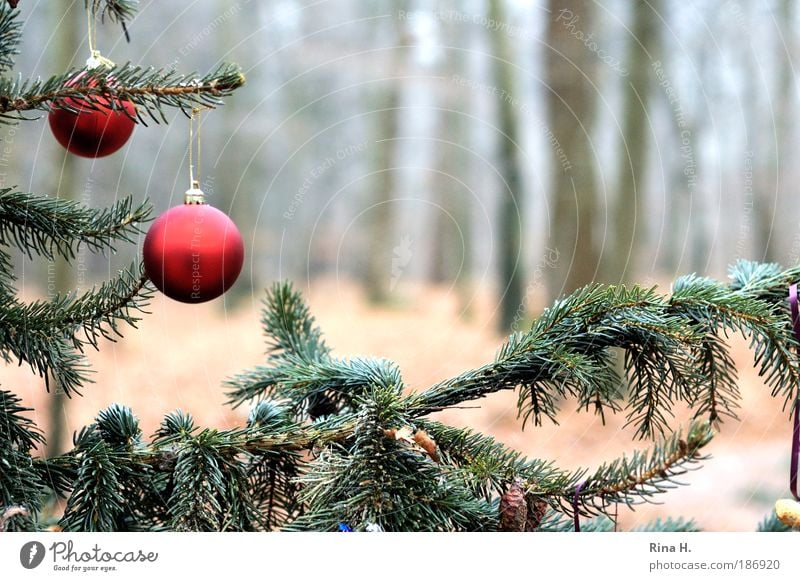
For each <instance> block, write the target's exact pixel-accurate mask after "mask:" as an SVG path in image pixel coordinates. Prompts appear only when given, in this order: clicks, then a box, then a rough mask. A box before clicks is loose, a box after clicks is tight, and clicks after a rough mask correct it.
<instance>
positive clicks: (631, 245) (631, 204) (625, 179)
mask: <svg viewBox="0 0 800 581" xmlns="http://www.w3.org/2000/svg"><path fill="white" fill-rule="evenodd" d="M631 7H632V9H633V27H632V31H631V34H630V35H629V36H628V48H627V53H628V58H627V59H626V61H627V68H626V70H627V71H628V72H629V76H628V77H626V78H625V82H624V98H623V105H622V116H623V128H622V136H621V137H622V143H621V144H620V151H619V159H620V167H619V172H618V174H617V192H616V202H615V211H614V227H613V236H614V239H613V240H612V252H611V256H610V263H611V265H610V269H609V271H608V273H607V274H608V276H609V278H610V280H612V281H613V282H629V281H630V280H631V279H633V278H634V277H635V276H637V274H638V272H639V262H640V256H641V255H642V254H643V252H644V251H645V249H646V248H645V246H646V243H647V231H646V228H647V220H646V216H647V213H646V211H645V207H644V206H645V204H644V191H643V190H644V187H645V184H646V179H647V176H646V171H647V150H648V144H649V139H648V131H647V124H648V120H647V119H648V105H649V103H650V96H651V90H650V64H651V63H652V62H653V61H654V60H656V59H657V57H656V56H655V55H656V54H657V53H658V52H659V48H660V39H661V0H649V1H648V2H636V1H633V2H631Z"/></svg>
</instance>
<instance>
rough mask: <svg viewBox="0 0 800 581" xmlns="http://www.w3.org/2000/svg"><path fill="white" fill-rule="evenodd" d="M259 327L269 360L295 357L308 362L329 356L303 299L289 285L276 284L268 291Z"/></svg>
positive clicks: (285, 283) (286, 283)
mask: <svg viewBox="0 0 800 581" xmlns="http://www.w3.org/2000/svg"><path fill="white" fill-rule="evenodd" d="M261 324H262V326H263V328H264V335H265V336H266V339H267V349H268V353H269V355H270V359H272V360H280V359H283V358H284V357H285V356H294V357H297V358H298V359H300V360H301V361H303V362H306V363H308V362H311V361H321V360H323V359H327V358H328V357H329V355H330V348H328V346H327V345H326V344H325V341H324V339H323V338H322V331H320V329H319V327H318V326H317V324H316V321H315V319H314V317H313V316H312V315H311V312H310V311H309V309H308V307H307V306H306V303H305V301H304V300H303V296H302V295H301V294H300V293H299V292H297V291H295V290H294V288H293V286H292V284H291V283H289V282H276V283H275V284H273V286H272V289H270V290H269V291H268V292H267V296H266V298H265V299H264V309H263V314H262V317H261Z"/></svg>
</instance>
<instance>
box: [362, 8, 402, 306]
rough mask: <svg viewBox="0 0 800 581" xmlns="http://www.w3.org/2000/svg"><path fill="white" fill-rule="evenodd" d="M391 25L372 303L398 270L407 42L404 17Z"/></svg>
mask: <svg viewBox="0 0 800 581" xmlns="http://www.w3.org/2000/svg"><path fill="white" fill-rule="evenodd" d="M404 8H405V3H402V6H401V9H404ZM392 26H393V27H394V31H393V32H394V34H393V36H394V37H395V38H396V39H397V42H396V48H394V50H392V53H391V56H390V57H389V63H388V66H387V71H386V79H387V80H386V83H387V88H386V90H385V93H384V94H383V99H381V101H380V103H379V104H378V106H377V109H378V110H379V112H378V113H377V115H378V123H377V127H376V139H375V149H376V155H375V166H376V167H375V172H376V173H375V182H376V184H375V194H374V197H372V198H371V200H372V208H371V209H370V210H369V216H370V225H369V228H370V236H369V248H366V249H365V251H366V252H367V254H368V258H367V260H368V262H367V274H366V280H365V283H366V290H367V298H368V299H369V301H370V302H372V303H384V302H387V301H388V298H389V292H390V290H391V282H392V277H393V276H395V274H396V273H395V274H393V272H392V270H393V237H392V233H393V230H394V216H393V214H394V213H393V212H392V201H391V200H392V197H393V195H394V193H395V189H396V183H395V182H396V171H397V170H395V169H393V168H392V165H393V160H394V152H395V147H396V143H397V141H396V138H397V134H398V128H397V123H398V119H397V117H398V115H399V114H400V113H399V111H398V109H397V106H398V104H399V102H400V81H399V80H398V79H396V78H394V77H395V76H398V74H399V71H400V68H401V66H402V64H403V58H404V57H405V54H406V51H405V50H403V49H402V48H401V45H403V44H404V42H403V40H402V39H403V30H402V26H403V21H401V20H399V19H393V23H392ZM400 251H401V252H402V251H403V250H402V249H401V250H400ZM401 258H402V257H401ZM394 266H396V265H394Z"/></svg>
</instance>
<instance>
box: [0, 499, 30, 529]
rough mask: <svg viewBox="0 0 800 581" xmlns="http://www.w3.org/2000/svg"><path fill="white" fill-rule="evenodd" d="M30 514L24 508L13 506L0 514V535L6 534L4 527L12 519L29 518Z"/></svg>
mask: <svg viewBox="0 0 800 581" xmlns="http://www.w3.org/2000/svg"><path fill="white" fill-rule="evenodd" d="M30 516H31V513H30V512H28V509H27V508H25V507H24V506H19V505H13V506H9V507H7V508H5V509H3V511H2V512H0V533H4V532H6V526H7V525H8V523H9V521H11V519H13V518H19V517H21V518H25V519H28V518H30Z"/></svg>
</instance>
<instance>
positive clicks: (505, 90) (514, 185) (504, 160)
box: [489, 0, 524, 333]
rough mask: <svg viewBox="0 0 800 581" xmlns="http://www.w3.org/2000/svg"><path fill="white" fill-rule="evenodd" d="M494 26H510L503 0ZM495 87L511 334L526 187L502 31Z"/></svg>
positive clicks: (518, 300)
mask: <svg viewBox="0 0 800 581" xmlns="http://www.w3.org/2000/svg"><path fill="white" fill-rule="evenodd" d="M489 6H490V9H489V12H490V13H489V18H490V21H491V22H507V20H506V15H505V11H504V10H503V6H502V0H491V1H490V4H489ZM491 35H492V36H491V38H492V41H491V45H492V51H493V53H494V67H495V69H494V70H495V85H496V87H497V89H498V91H499V94H500V102H499V103H498V108H499V114H500V132H501V135H500V156H499V158H500V159H499V163H498V167H499V169H500V172H501V175H502V178H503V180H504V183H503V184H502V189H501V194H500V216H499V221H500V224H499V225H500V230H499V236H500V244H499V247H498V250H499V252H500V257H499V260H498V264H499V267H500V285H501V296H500V321H499V325H500V331H501V332H504V333H506V332H508V331H509V329H510V328H511V326H512V324H513V323H514V321H515V318H516V317H517V313H518V312H519V309H520V307H521V305H522V299H523V293H524V273H523V259H522V206H523V184H522V171H521V168H520V161H519V152H518V148H519V142H520V139H519V127H520V122H519V111H518V110H517V105H516V99H517V97H516V95H518V93H517V92H516V87H515V86H514V76H515V73H514V66H513V63H514V61H515V60H516V59H515V58H514V54H513V51H512V47H511V46H510V44H509V42H508V35H507V34H506V32H505V31H504V30H502V29H498V30H495V31H492V32H491Z"/></svg>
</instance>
